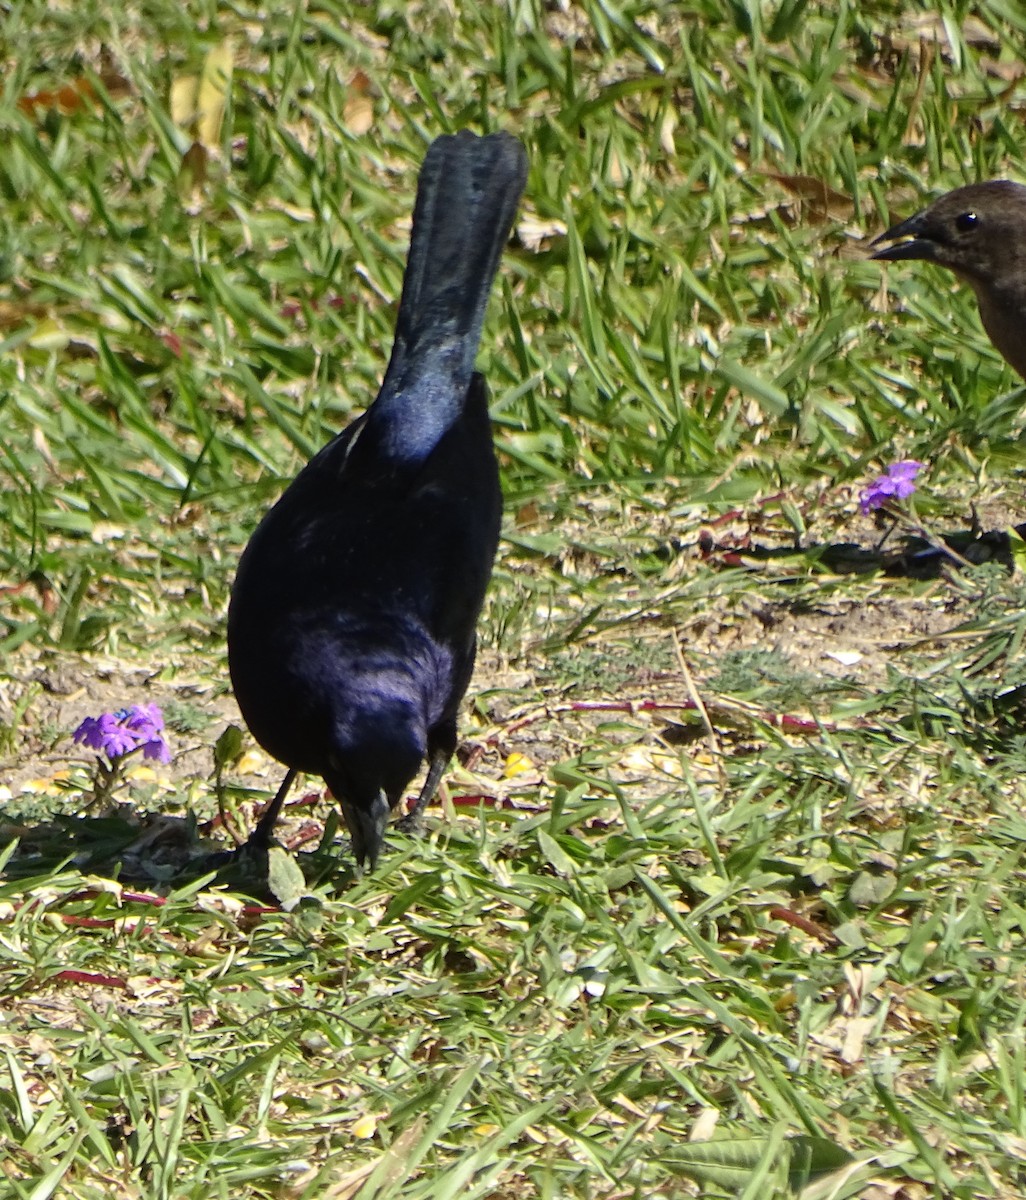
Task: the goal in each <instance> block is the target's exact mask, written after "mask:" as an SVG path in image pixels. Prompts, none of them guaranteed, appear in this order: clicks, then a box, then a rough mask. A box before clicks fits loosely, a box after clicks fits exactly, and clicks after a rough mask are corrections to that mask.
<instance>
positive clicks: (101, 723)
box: [71, 704, 171, 763]
mask: <svg viewBox="0 0 1026 1200" xmlns="http://www.w3.org/2000/svg"><path fill="white" fill-rule="evenodd" d="M163 731H164V715H163V713H162V712H161V711H160V709H159V708H158V707H157V705H156V704H133V705H132V707H131V708H119V709H118V711H117V712H112V713H101V714H100V716H98V717H86V719H85V720H84V721H83V722H82V724H81V725H79V727H78V728H77V729H76V730H75V732H74V733H73V734H72V735H71V736H72V738H73V739H74V740H75V741H76V742H78V743H79V744H80V745H83V746H89V747H91V748H92V749H93V750H100V751H102V752H103V753H104V754H106V755H107V757H108V758H109V759H110V760H111V762H113V761H114V760H115V759H118V758H122V757H124V755H126V754H130V753H131V752H132V751H133V750H140V749H141V750H142V752H143V758H155V759H157V761H158V762H162V763H167V762H170V761H171V749H170V747H169V746H168V744H167V742H166V741H165V740H164V732H163Z"/></svg>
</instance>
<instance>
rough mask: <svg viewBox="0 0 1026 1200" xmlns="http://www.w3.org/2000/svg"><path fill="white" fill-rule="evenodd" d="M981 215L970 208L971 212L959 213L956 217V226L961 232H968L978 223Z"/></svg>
mask: <svg viewBox="0 0 1026 1200" xmlns="http://www.w3.org/2000/svg"><path fill="white" fill-rule="evenodd" d="M978 220H979V217H977V215H976V214H975V213H974V212H972V210H970V211H969V212H964V213H959V214H958V216H957V217H956V218H955V228H956V229H957V230H958V232H959V233H968V232H969V230H970V229H972V228H973V226H974V225H975V224H976V222H977V221H978Z"/></svg>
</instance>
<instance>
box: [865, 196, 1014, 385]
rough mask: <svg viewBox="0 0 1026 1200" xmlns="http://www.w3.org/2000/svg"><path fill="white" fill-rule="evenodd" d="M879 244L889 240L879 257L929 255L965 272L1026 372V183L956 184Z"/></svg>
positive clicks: (995, 336) (989, 325)
mask: <svg viewBox="0 0 1026 1200" xmlns="http://www.w3.org/2000/svg"><path fill="white" fill-rule="evenodd" d="M884 243H890V244H889V245H884ZM872 245H873V246H882V247H883V248H882V249H879V250H877V251H876V253H875V254H874V255H873V258H875V259H883V260H885V261H888V262H897V261H900V260H904V259H924V260H926V261H927V262H935V263H937V264H938V265H939V266H942V267H947V268H948V270H950V271H954V273H955V274H956V275H957V276H958V277H959V278H960V279H964V280H965V282H966V283H968V284H969V285H970V286H971V287H972V289H973V291H974V292H975V293H976V297H977V299H978V301H979V304H980V316H981V317H982V319H983V325H984V328H985V329H986V330H987V333H988V334H989V335H990V339H991V341H992V342H993V343H994V345H995V347H996V348H997V349H998V350H999V351H1000V352H1001V353H1002V354H1003V355H1004V356H1005V358H1006V359H1007V360H1008V362H1009V363H1011V365H1012V366H1013V367H1015V369H1016V370H1017V371H1018V372H1019V373H1020V375H1022V376H1023V377H1024V378H1026V187H1023V186H1022V185H1021V184H1018V183H1011V182H1009V181H1008V180H1004V179H997V180H993V181H992V182H990V183H973V184H970V185H969V186H968V187H961V188H956V189H955V190H954V191H953V192H948V193H947V194H946V195H944V196H941V197H940V199H939V200H935V201H934V202H933V204H931V205H930V207H929V208H924V209H923V211H922V212H918V213H916V215H915V216H914V217H909V218H908V220H906V221H902V222H901V223H900V224H898V225H895V226H893V227H892V228H891V229H888V230H887V232H886V233H882V234H880V236H879V237H878V238H876V239H874V241H873V242H872Z"/></svg>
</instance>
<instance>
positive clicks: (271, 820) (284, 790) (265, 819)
mask: <svg viewBox="0 0 1026 1200" xmlns="http://www.w3.org/2000/svg"><path fill="white" fill-rule="evenodd" d="M295 778H296V769H295V767H289V769H288V771H287V772H286V775H285V778H284V779H283V780H282V781H281V787H280V788H278V792H277V794H276V795H275V797H274V799H273V800H272V801H271V803H270V804H269V805H268V806H267V810H266V811H265V812H264V815H263V816H262V817H261V818H260V820H259V821H258V822H257V824H256V828H255V829H254V830H253V832H252V833H251V834H250V835H249V837H248V838H247V839H246V848H248V849H253V850H267V849H268V848H269V847H270V845H271V834H272V833H273V832H274V827H275V825H276V824H277V823H278V818H279V817H280V816H281V809H282V805H283V804H284V803H285V797H286V796H287V795H288V794H289V788H290V787H292V781H293V780H294V779H295Z"/></svg>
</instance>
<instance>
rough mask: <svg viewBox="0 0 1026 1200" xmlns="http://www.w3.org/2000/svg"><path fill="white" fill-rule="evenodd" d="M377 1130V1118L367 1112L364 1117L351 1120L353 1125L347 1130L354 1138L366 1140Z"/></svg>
mask: <svg viewBox="0 0 1026 1200" xmlns="http://www.w3.org/2000/svg"><path fill="white" fill-rule="evenodd" d="M377 1131H378V1118H377V1117H372V1116H370V1114H368V1115H367V1116H366V1117H360V1119H359V1120H358V1121H354V1122H353V1127H352V1129H351V1130H350V1131H349V1132H350V1133H351V1134H352V1135H353V1137H354V1138H361V1139H364V1140H366V1139H367V1138H372V1137H373V1136H374V1135H375V1133H377Z"/></svg>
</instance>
